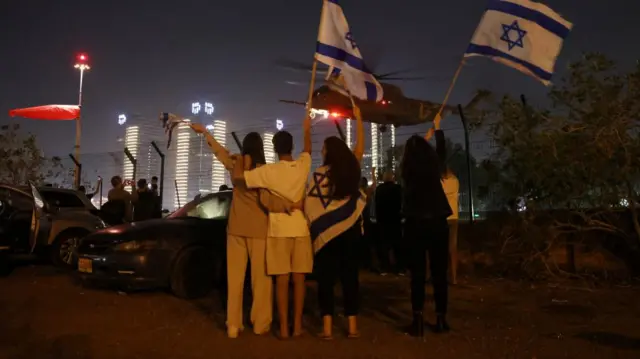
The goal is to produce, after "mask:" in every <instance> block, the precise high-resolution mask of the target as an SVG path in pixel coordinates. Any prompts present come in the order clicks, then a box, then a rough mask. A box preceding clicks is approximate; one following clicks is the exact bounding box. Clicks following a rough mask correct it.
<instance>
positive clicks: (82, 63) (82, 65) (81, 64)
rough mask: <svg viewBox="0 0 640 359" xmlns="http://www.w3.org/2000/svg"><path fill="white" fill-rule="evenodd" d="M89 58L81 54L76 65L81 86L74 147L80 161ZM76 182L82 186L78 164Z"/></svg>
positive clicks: (77, 159) (75, 175)
mask: <svg viewBox="0 0 640 359" xmlns="http://www.w3.org/2000/svg"><path fill="white" fill-rule="evenodd" d="M87 60H88V58H87V55H85V54H80V55H78V58H77V62H76V64H75V65H74V67H75V68H76V69H78V70H80V88H79V89H78V106H79V107H80V112H79V113H78V118H76V145H75V147H74V149H75V151H74V154H75V157H76V161H78V162H80V138H81V136H82V123H81V121H80V117H81V116H82V83H83V80H84V72H85V71H86V70H89V69H90V67H89V65H88V64H87ZM74 183H75V187H76V188H78V187H80V168H79V167H78V166H76V171H75V174H74Z"/></svg>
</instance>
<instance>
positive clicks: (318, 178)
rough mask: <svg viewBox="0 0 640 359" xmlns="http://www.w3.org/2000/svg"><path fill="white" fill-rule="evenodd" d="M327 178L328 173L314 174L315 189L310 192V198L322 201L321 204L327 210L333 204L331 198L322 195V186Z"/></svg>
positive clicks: (312, 188)
mask: <svg viewBox="0 0 640 359" xmlns="http://www.w3.org/2000/svg"><path fill="white" fill-rule="evenodd" d="M326 178H327V174H326V173H318V172H313V187H311V190H310V191H309V196H311V197H318V198H319V199H320V203H322V206H323V207H324V208H325V209H326V208H327V207H329V204H331V198H330V197H329V196H326V195H324V194H322V189H321V188H320V187H321V184H322V182H323V181H324V180H325V179H326Z"/></svg>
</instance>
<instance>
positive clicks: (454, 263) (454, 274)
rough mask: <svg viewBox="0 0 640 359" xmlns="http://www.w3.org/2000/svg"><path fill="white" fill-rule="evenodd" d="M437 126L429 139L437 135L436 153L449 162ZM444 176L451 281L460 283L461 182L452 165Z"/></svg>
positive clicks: (443, 141) (430, 131)
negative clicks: (448, 211)
mask: <svg viewBox="0 0 640 359" xmlns="http://www.w3.org/2000/svg"><path fill="white" fill-rule="evenodd" d="M435 126H436V127H435V128H431V129H430V130H429V132H428V133H427V137H426V138H427V141H429V140H430V139H431V137H433V135H434V134H435V136H436V153H438V156H439V157H440V161H441V162H442V163H446V162H447V151H446V141H445V137H444V132H442V129H440V122H437V123H436V124H435ZM445 171H446V172H445V174H444V177H443V179H442V187H443V189H444V193H445V194H446V195H447V200H448V201H449V206H450V207H451V211H453V214H452V215H451V216H449V218H447V222H448V223H449V258H450V264H451V282H452V283H453V284H458V212H459V211H460V208H459V194H460V182H459V181H458V177H456V175H455V173H453V170H451V167H449V166H447V167H446V170H445Z"/></svg>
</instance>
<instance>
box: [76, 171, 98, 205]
mask: <svg viewBox="0 0 640 359" xmlns="http://www.w3.org/2000/svg"><path fill="white" fill-rule="evenodd" d="M101 187H102V177H100V176H98V182H97V183H96V187H95V188H96V190H95V191H93V192H92V193H87V189H86V187H85V186H80V187H78V191H80V192H82V193H84V194H85V195H86V196H87V199H88V200H89V201H91V200H92V199H93V197H95V195H96V194H98V193H99V192H100V188H101Z"/></svg>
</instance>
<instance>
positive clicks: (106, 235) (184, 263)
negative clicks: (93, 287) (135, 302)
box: [78, 191, 232, 298]
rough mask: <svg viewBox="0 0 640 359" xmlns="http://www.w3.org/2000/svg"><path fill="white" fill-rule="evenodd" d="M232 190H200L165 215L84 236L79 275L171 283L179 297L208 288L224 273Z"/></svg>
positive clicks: (136, 283)
mask: <svg viewBox="0 0 640 359" xmlns="http://www.w3.org/2000/svg"><path fill="white" fill-rule="evenodd" d="M231 194H232V192H230V191H227V192H218V193H214V194H209V195H206V196H202V197H200V198H197V199H195V200H193V201H191V202H189V203H187V204H186V205H185V206H184V207H182V208H180V209H179V210H177V211H176V212H174V213H172V214H170V215H169V216H168V217H166V218H163V219H153V220H148V221H143V222H134V223H129V224H123V225H119V226H114V227H110V228H107V229H104V230H101V231H98V232H95V233H93V234H91V235H89V236H87V237H85V238H84V239H83V240H82V242H81V244H80V247H79V248H78V273H79V275H80V277H81V279H83V280H85V281H90V282H102V283H110V284H115V285H118V286H126V287H136V288H142V287H143V288H169V289H170V290H171V291H172V292H173V293H174V294H175V295H176V296H178V297H181V298H196V297H200V296H203V295H205V294H207V293H208V292H209V291H210V290H211V288H212V287H213V285H214V284H215V283H216V282H217V281H220V283H222V282H224V279H225V278H226V274H225V273H226V272H225V270H226V227H227V218H228V214H229V208H230V204H231Z"/></svg>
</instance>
